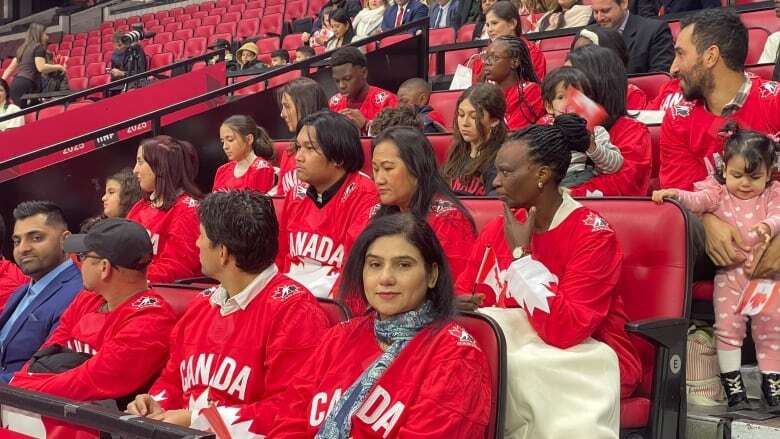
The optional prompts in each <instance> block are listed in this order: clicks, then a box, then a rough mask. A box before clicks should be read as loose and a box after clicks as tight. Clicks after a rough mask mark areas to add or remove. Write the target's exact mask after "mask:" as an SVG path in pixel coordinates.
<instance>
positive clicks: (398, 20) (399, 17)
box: [395, 6, 406, 27]
mask: <svg viewBox="0 0 780 439" xmlns="http://www.w3.org/2000/svg"><path fill="white" fill-rule="evenodd" d="M404 9H406V7H405V6H401V7H400V8H398V15H397V16H396V17H395V27H398V26H400V25H401V22H402V21H403V20H404Z"/></svg>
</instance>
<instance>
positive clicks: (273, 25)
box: [260, 14, 282, 35]
mask: <svg viewBox="0 0 780 439" xmlns="http://www.w3.org/2000/svg"><path fill="white" fill-rule="evenodd" d="M260 34H261V35H262V34H268V35H282V14H270V15H266V16H264V17H263V18H262V20H261V21H260Z"/></svg>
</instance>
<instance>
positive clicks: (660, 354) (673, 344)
mask: <svg viewBox="0 0 780 439" xmlns="http://www.w3.org/2000/svg"><path fill="white" fill-rule="evenodd" d="M688 325H689V321H688V319H680V318H673V319H647V320H637V321H634V322H629V323H626V327H625V329H626V332H628V333H635V334H638V335H640V336H642V338H645V339H647V340H648V341H650V342H651V343H652V344H653V345H654V346H655V347H656V352H655V374H654V376H653V390H652V399H651V411H650V419H649V422H648V426H649V427H650V431H651V433H650V436H649V437H651V438H667V437H685V430H684V429H685V419H686V416H687V407H686V404H687V397H686V388H685V362H686V350H687V334H688Z"/></svg>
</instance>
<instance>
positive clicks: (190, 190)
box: [141, 135, 203, 210]
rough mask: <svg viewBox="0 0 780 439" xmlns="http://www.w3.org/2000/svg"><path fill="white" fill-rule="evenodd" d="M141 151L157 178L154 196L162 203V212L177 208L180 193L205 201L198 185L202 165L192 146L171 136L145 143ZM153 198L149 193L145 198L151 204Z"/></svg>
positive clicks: (159, 137) (153, 138) (144, 141)
mask: <svg viewBox="0 0 780 439" xmlns="http://www.w3.org/2000/svg"><path fill="white" fill-rule="evenodd" d="M141 151H142V153H143V156H144V160H145V161H146V162H147V163H148V164H149V167H150V168H152V172H154V175H155V185H154V187H155V190H154V192H155V194H156V197H157V199H159V200H162V205H161V206H160V209H162V210H168V209H170V208H171V207H173V205H174V204H176V198H177V197H178V195H179V193H180V192H184V193H185V194H187V195H189V196H190V197H192V198H195V199H201V198H203V193H202V192H201V191H200V189H198V186H197V185H196V184H195V181H194V180H195V176H196V175H197V170H198V161H197V153H196V152H195V148H194V147H193V146H192V144H191V143H189V142H186V141H183V140H178V139H175V138H173V137H171V136H165V135H163V136H156V137H152V138H151V139H145V140H143V141H141ZM151 195H152V194H150V193H146V194H144V198H145V199H147V200H149V199H150V197H151Z"/></svg>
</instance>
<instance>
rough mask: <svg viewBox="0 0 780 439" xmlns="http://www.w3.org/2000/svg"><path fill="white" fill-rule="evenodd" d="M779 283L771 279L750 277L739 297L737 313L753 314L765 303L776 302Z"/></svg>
mask: <svg viewBox="0 0 780 439" xmlns="http://www.w3.org/2000/svg"><path fill="white" fill-rule="evenodd" d="M778 289H780V283H778V282H775V281H774V280H772V279H751V280H750V282H748V285H747V287H745V291H743V292H742V296H740V298H739V304H737V314H742V315H746V316H755V315H758V314H760V313H761V311H763V309H764V308H766V307H767V305H769V304H770V303H771V304H774V303H775V302H777V295H778V293H777V290H778Z"/></svg>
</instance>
